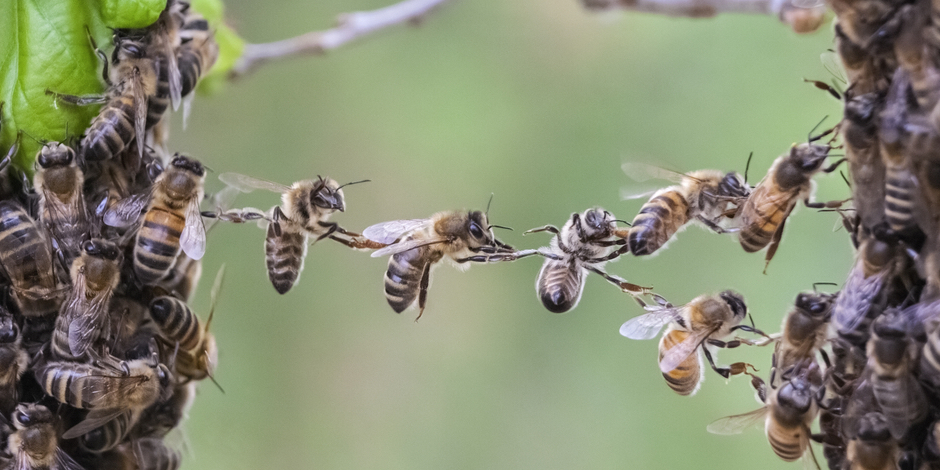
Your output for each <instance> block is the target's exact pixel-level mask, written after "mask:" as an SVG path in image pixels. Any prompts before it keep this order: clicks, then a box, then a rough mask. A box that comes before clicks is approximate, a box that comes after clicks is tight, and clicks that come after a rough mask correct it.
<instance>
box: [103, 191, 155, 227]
mask: <svg viewBox="0 0 940 470" xmlns="http://www.w3.org/2000/svg"><path fill="white" fill-rule="evenodd" d="M150 195H151V193H150V191H146V192H144V193H140V194H134V195H132V196H128V197H126V198H124V199H121V200H120V201H118V202H117V203H116V204H115V205H114V207H112V208H110V209H108V210H107V211H106V212H105V213H104V220H103V221H104V224H105V225H107V226H110V227H118V228H122V227H129V226H131V225H132V224H133V223H134V222H137V219H139V218H140V214H141V213H142V212H143V211H144V209H146V208H147V204H150Z"/></svg>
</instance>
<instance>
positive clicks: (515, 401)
mask: <svg viewBox="0 0 940 470" xmlns="http://www.w3.org/2000/svg"><path fill="white" fill-rule="evenodd" d="M388 3H389V1H381V0H357V1H355V2H351V1H340V0H320V1H317V2H310V1H304V0H292V1H281V2H277V3H276V4H274V3H266V2H249V1H245V0H243V1H232V0H229V1H228V2H227V16H228V18H229V21H230V23H231V24H232V25H233V26H234V27H235V28H236V29H237V30H238V31H239V32H240V34H242V36H243V37H245V38H246V39H247V40H248V41H251V42H265V41H272V40H277V39H282V38H285V37H288V36H293V35H296V34H300V33H303V32H306V31H310V30H314V29H323V28H327V27H329V26H330V25H331V24H332V22H333V20H334V18H335V16H336V15H337V14H339V13H342V12H346V11H351V10H365V9H373V8H378V7H380V6H383V5H386V4H388ZM831 38H832V34H831V27H830V26H829V25H828V24H827V25H826V26H824V27H823V29H822V30H821V31H820V32H818V33H816V34H814V35H810V36H797V35H796V34H794V33H792V32H791V31H790V30H789V29H788V28H787V27H786V26H785V25H784V24H782V23H779V22H778V21H777V20H776V19H774V18H771V17H755V16H724V17H718V18H714V19H705V20H688V19H670V18H662V17H656V16H649V15H640V14H623V15H600V16H598V15H594V14H591V13H588V12H586V11H584V10H582V9H581V8H580V6H579V5H578V4H577V2H575V1H574V0H563V1H555V2H544V1H537V0H517V1H512V2H507V1H500V0H456V1H453V2H451V4H448V5H446V6H445V8H443V9H442V10H440V11H438V12H436V13H435V14H434V15H433V17H432V18H429V19H428V20H427V21H425V22H424V23H423V24H422V26H421V27H420V28H417V29H413V28H405V29H396V30H393V31H389V32H387V33H385V34H383V35H381V36H380V37H373V38H371V39H367V40H365V41H362V42H360V43H357V44H354V45H351V46H349V47H345V48H343V49H340V50H337V51H335V52H333V53H331V54H330V55H328V56H326V57H322V58H303V59H298V60H293V61H289V62H280V63H273V64H269V65H267V66H265V67H263V68H262V69H260V70H259V71H258V72H256V73H255V74H253V75H251V76H249V77H247V78H244V79H242V80H240V81H237V82H235V83H232V84H231V86H229V87H228V88H227V89H226V90H225V91H223V92H222V93H219V94H217V95H214V96H211V97H208V98H206V97H203V98H200V99H198V100H197V101H196V102H195V104H194V110H193V115H192V119H191V121H190V123H189V127H188V129H187V130H186V131H185V132H184V131H182V130H181V129H180V128H179V124H180V123H179V121H180V119H179V117H178V115H176V116H174V118H175V121H176V122H175V125H174V132H173V135H172V139H171V150H176V151H186V152H190V153H191V154H192V155H194V156H197V157H198V158H201V159H203V161H204V162H205V163H207V164H208V165H209V166H210V167H212V169H213V170H214V171H215V172H216V173H220V172H225V171H235V172H242V173H246V174H250V175H253V176H256V177H260V178H266V179H270V180H274V181H279V182H284V183H289V182H291V181H294V180H296V179H300V178H311V177H315V176H316V175H318V174H321V175H330V176H332V177H334V178H336V179H337V180H339V181H341V182H346V181H354V180H359V179H363V178H370V179H372V182H371V183H368V184H363V185H357V186H353V187H350V188H348V190H346V200H347V205H348V211H347V213H344V214H338V216H337V217H335V218H334V220H336V221H338V222H340V223H341V224H342V225H343V226H344V227H347V228H349V229H352V230H361V229H363V228H365V227H366V226H368V225H370V224H373V223H377V222H381V221H385V220H391V219H403V218H420V217H427V216H429V215H430V214H432V213H434V212H436V211H440V210H446V209H459V208H480V209H482V208H483V207H484V206H485V205H486V202H487V199H488V198H489V196H490V194H491V193H494V194H495V197H494V199H493V205H492V209H491V210H490V217H491V221H492V222H493V223H497V224H503V225H509V226H512V227H514V228H515V229H516V231H515V232H498V234H499V235H500V236H501V237H502V238H503V240H504V241H506V242H508V243H510V244H513V245H514V246H517V247H523V248H535V247H538V246H542V245H544V244H546V243H547V241H548V236H547V235H545V234H533V235H529V236H526V237H523V236H522V235H521V232H522V231H523V230H526V229H529V228H532V227H536V226H541V225H544V224H548V223H551V224H557V225H561V224H563V223H564V222H565V221H566V219H567V218H568V217H569V216H570V214H571V213H572V212H575V211H578V212H580V211H583V210H585V209H586V208H588V207H591V206H602V207H604V208H606V209H608V210H610V211H612V212H613V213H614V214H615V215H617V216H618V217H619V218H624V219H627V220H631V219H632V218H633V216H634V215H635V214H636V212H637V210H638V209H639V207H640V205H641V202H642V201H621V200H620V199H619V191H620V189H621V188H622V187H625V186H627V187H629V186H630V185H631V180H630V179H629V178H627V177H626V176H625V175H624V174H623V173H622V172H621V170H620V165H621V163H622V162H624V161H626V160H643V161H651V160H653V161H661V162H662V163H663V164H664V165H666V166H669V167H672V168H675V169H679V170H692V169H698V168H720V169H725V170H731V169H735V170H739V171H742V170H743V169H744V165H745V162H746V160H747V156H748V153H749V152H752V151H753V152H754V161H753V162H752V164H751V181H752V182H756V181H757V180H758V179H759V178H760V177H761V176H762V174H763V173H764V172H765V171H766V169H767V167H768V166H769V165H770V163H771V162H772V160H773V159H774V158H775V157H777V156H778V155H779V154H781V153H782V152H784V151H786V150H787V149H788V148H789V146H790V144H791V143H793V142H796V141H802V140H805V138H806V135H807V133H808V132H809V131H810V129H811V128H812V127H813V126H814V125H815V124H816V123H817V122H818V121H819V120H820V119H821V118H822V117H823V116H825V115H827V114H828V115H830V116H831V117H830V120H829V121H828V123H829V124H830V125H832V124H835V122H836V121H837V120H838V116H839V114H840V109H841V106H840V104H839V103H838V102H836V101H835V100H833V99H832V98H830V97H829V96H828V95H826V94H825V93H823V92H820V91H818V90H816V89H814V88H813V87H812V86H810V85H807V84H805V83H803V81H802V78H803V77H807V78H817V79H826V80H828V79H829V74H828V72H826V70H825V69H824V68H823V67H822V65H821V63H820V61H819V54H820V53H822V52H824V51H825V50H826V49H827V48H829V47H831V43H832V41H831ZM209 179H210V182H209V186H210V190H211V189H218V188H219V187H220V186H221V184H220V183H219V182H218V181H217V180H216V179H215V176H213V175H212V174H210V177H209ZM819 182H820V189H819V191H818V196H819V198H820V199H824V200H829V199H841V198H844V197H847V196H846V194H848V189H847V187H846V185H845V183H843V182H842V180H841V178H840V177H839V176H838V175H834V176H828V177H823V178H819ZM276 202H277V196H276V195H274V194H270V193H267V194H260V193H253V194H249V195H246V196H245V197H243V198H242V199H240V200H239V203H241V204H244V205H250V206H256V207H265V208H266V207H270V206H271V205H273V204H275V203H276ZM837 226H838V216H837V215H836V214H833V213H817V212H815V211H811V210H807V209H805V208H804V209H800V210H799V211H798V212H797V214H796V215H795V216H794V217H793V218H792V219H791V220H790V222H789V224H788V226H787V229H788V230H787V233H786V234H785V236H784V243H783V244H782V246H781V248H780V250H779V251H778V253H777V256H776V259H774V261H773V262H772V263H771V265H770V269H769V270H768V273H767V275H762V274H761V271H762V270H763V267H764V262H763V254H762V253H761V254H754V255H747V254H746V253H744V252H743V251H742V250H741V248H740V247H739V245H738V244H737V241H736V240H735V239H734V238H732V237H723V236H717V235H714V234H711V233H707V232H705V231H703V230H701V229H698V228H691V229H689V230H687V231H685V232H683V233H681V234H680V235H679V237H678V240H674V241H673V243H672V244H670V246H669V248H668V250H665V251H663V252H661V253H660V254H658V255H657V256H655V257H652V258H647V259H635V258H632V257H631V258H629V259H627V258H624V259H622V260H620V261H619V262H617V263H615V264H612V265H609V266H608V269H609V271H611V272H613V273H616V274H618V275H621V276H623V277H625V278H627V279H629V280H630V281H633V282H636V283H640V284H644V285H652V286H655V289H656V291H657V292H659V293H661V294H662V295H664V296H666V297H667V298H668V299H670V300H671V301H672V302H674V303H676V304H681V303H685V302H687V301H688V300H690V299H692V298H693V297H695V296H697V295H699V294H702V293H708V292H716V291H719V290H722V289H726V288H733V289H736V290H738V291H740V292H742V293H743V294H744V296H745V297H746V298H747V300H748V303H749V306H750V308H751V311H752V312H753V315H754V319H755V321H756V322H757V326H758V327H760V328H763V329H765V330H766V331H768V332H772V331H777V330H778V329H779V325H780V322H781V319H782V317H783V315H784V314H785V313H786V312H787V309H788V306H789V305H791V304H792V302H793V300H794V298H795V296H796V294H797V293H798V292H799V291H801V290H806V289H811V285H812V283H814V282H837V283H840V284H841V282H842V281H843V279H844V277H845V274H846V273H847V271H848V268H849V266H850V263H851V249H850V246H849V242H848V237H847V236H846V234H845V232H844V231H838V232H836V231H834V229H835V228H836V227H837ZM263 237H264V232H263V231H261V230H259V229H257V228H254V227H253V226H236V225H224V226H218V227H216V228H215V229H214V230H213V231H212V233H211V234H210V237H209V245H210V246H209V251H208V254H207V256H206V259H205V269H204V276H203V282H202V285H201V287H200V290H199V292H198V294H197V297H196V299H195V304H194V305H195V307H196V308H197V311H199V312H203V314H204V312H205V311H206V309H207V305H208V291H209V286H210V285H211V282H212V278H213V277H214V275H215V272H216V270H217V269H218V267H219V266H220V264H222V263H223V262H224V263H226V265H227V279H226V283H225V285H224V286H223V290H222V294H221V298H220V301H219V305H218V309H217V311H216V317H215V320H214V323H213V329H214V331H215V334H216V335H217V337H218V340H219V344H220V349H221V351H220V366H219V370H218V374H217V378H218V380H219V382H220V383H221V384H222V386H223V387H224V388H225V394H222V393H221V392H220V391H219V390H218V389H216V388H214V387H213V386H212V384H211V383H203V384H201V386H200V389H199V396H198V400H197V401H196V404H195V406H194V408H193V410H192V412H191V416H190V420H189V421H188V422H187V423H186V425H185V427H186V431H187V432H186V434H187V441H188V447H189V450H190V453H189V455H188V456H187V458H186V463H185V464H184V468H186V469H197V468H198V469H255V468H319V469H376V468H381V469H443V468H448V469H484V468H485V469H545V468H552V469H555V468H559V469H560V468H590V469H604V468H656V469H673V468H696V469H728V468H741V469H743V468H768V469H769V468H795V467H796V466H798V465H799V464H798V463H794V464H787V463H784V462H782V461H780V460H779V459H777V457H776V456H775V455H774V454H773V452H772V451H771V449H770V447H769V446H768V444H767V443H766V440H765V438H764V436H763V431H762V430H761V429H757V428H755V429H753V430H749V431H750V432H746V433H744V434H742V435H740V436H733V437H726V436H714V435H710V434H708V433H707V432H706V431H705V426H706V425H707V424H708V423H709V422H711V421H712V420H715V419H717V418H720V417H722V416H726V415H729V414H736V413H743V412H746V411H750V410H752V409H754V408H756V407H757V406H758V405H757V403H756V402H755V399H754V394H753V392H752V390H751V388H750V386H749V383H748V380H747V379H746V378H736V379H733V380H731V381H730V382H726V381H725V380H723V379H722V378H720V377H719V376H717V375H716V374H714V373H712V372H711V371H707V372H706V374H705V376H706V380H705V383H704V384H703V387H702V390H701V391H700V392H699V393H698V395H696V396H694V397H691V398H686V397H679V396H677V395H675V394H674V393H673V392H671V391H670V390H669V389H668V388H667V387H666V385H665V383H664V381H663V379H662V376H661V374H660V372H659V370H658V367H657V366H656V341H655V340H651V341H645V342H639V341H630V340H627V339H625V338H623V337H621V336H620V335H619V334H618V328H619V326H620V324H621V323H623V322H624V321H626V320H627V319H628V318H630V317H632V316H634V315H637V314H639V313H641V310H640V309H639V307H638V306H637V305H636V303H634V302H633V301H632V300H631V299H630V297H629V296H627V295H625V294H622V293H620V292H619V291H618V290H617V289H615V288H612V287H611V286H610V285H608V284H606V283H605V282H603V281H602V280H601V279H600V278H599V277H597V276H592V277H591V278H589V279H588V283H587V287H586V288H585V291H584V297H583V298H582V300H581V303H580V305H579V306H578V308H577V309H575V310H574V311H572V312H569V313H567V314H564V315H555V314H551V313H549V312H548V311H546V310H544V309H543V308H542V306H541V304H540V303H539V301H538V300H537V298H536V296H535V292H534V289H533V284H534V280H535V277H536V275H537V273H538V270H539V267H540V265H541V260H539V259H525V260H521V261H519V262H516V263H507V264H501V265H476V266H474V267H473V268H472V269H470V270H469V271H468V272H466V273H460V272H457V271H456V270H454V269H453V268H452V267H450V266H446V265H445V266H442V267H439V268H438V269H437V270H435V272H434V277H433V282H432V286H431V290H430V293H429V300H428V308H427V310H426V312H425V314H424V317H423V318H422V319H421V321H420V322H418V323H415V322H414V321H413V320H414V318H415V316H416V315H417V312H416V311H414V310H412V311H407V312H405V313H404V314H402V315H396V314H394V313H393V312H392V310H391V309H390V308H389V307H388V305H387V304H386V302H385V298H384V296H383V293H382V276H383V272H384V271H385V267H386V259H384V258H383V259H372V258H370V257H369V255H368V254H367V253H362V252H353V251H350V250H348V249H346V248H345V247H343V246H341V245H339V244H336V243H330V242H322V243H320V244H318V245H316V246H314V247H312V248H311V249H310V252H309V254H308V257H307V260H306V268H305V270H304V273H303V275H302V276H301V278H300V281H299V283H298V285H297V286H296V287H295V288H294V289H293V290H292V291H291V292H289V293H288V294H287V295H285V296H279V295H278V294H276V293H275V291H274V289H273V288H272V287H271V285H270V284H269V282H268V279H267V275H266V272H265V269H264V258H263V249H262V243H263ZM770 353H771V350H770V348H765V349H757V348H739V349H737V350H733V351H722V352H721V353H720V354H719V361H720V362H722V363H729V362H731V361H737V360H747V361H750V362H752V363H753V364H755V365H756V366H757V367H758V368H760V369H761V374H762V375H765V376H766V373H767V372H768V370H769V365H770ZM817 454H820V458H821V453H820V452H819V450H818V449H817ZM820 463H821V464H822V465H825V463H824V462H820Z"/></svg>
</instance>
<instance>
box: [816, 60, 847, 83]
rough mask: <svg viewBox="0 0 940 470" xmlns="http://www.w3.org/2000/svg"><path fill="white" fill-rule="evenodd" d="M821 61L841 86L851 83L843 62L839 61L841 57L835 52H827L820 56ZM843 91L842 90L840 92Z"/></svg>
mask: <svg viewBox="0 0 940 470" xmlns="http://www.w3.org/2000/svg"><path fill="white" fill-rule="evenodd" d="M819 60H820V61H821V62H822V64H823V67H825V69H826V70H828V71H829V73H830V74H832V76H833V77H834V78H835V80H836V81H837V82H839V83H838V84H839V85H840V86H844V85H845V84H847V83H849V76H848V74H846V73H845V68H844V67H843V66H842V60H841V59H839V55H838V54H836V53H835V51H826V52H823V53H822V54H820V55H819ZM840 91H841V90H840Z"/></svg>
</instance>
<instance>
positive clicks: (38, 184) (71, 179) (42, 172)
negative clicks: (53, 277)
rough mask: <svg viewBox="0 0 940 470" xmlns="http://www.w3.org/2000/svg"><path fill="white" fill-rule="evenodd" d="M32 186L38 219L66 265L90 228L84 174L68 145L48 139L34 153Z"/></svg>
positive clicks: (74, 255)
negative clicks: (83, 191)
mask: <svg viewBox="0 0 940 470" xmlns="http://www.w3.org/2000/svg"><path fill="white" fill-rule="evenodd" d="M36 163H38V165H39V169H38V171H36V174H35V175H34V176H33V187H34V188H36V191H37V192H38V193H39V194H40V195H41V197H40V198H39V220H40V222H42V223H43V224H44V225H45V227H46V230H47V231H48V233H49V234H50V235H51V236H52V239H53V240H54V241H55V244H56V246H57V247H58V251H59V252H60V253H61V256H62V259H63V263H64V264H65V266H71V265H72V260H74V259H75V257H76V256H78V253H79V250H80V245H81V243H82V240H83V239H84V238H85V234H86V233H87V232H88V230H89V225H88V223H87V221H88V215H87V212H86V211H85V198H84V197H82V186H83V185H84V183H85V177H84V173H83V172H82V169H81V168H79V167H78V162H76V161H75V151H74V150H72V149H71V148H70V147H69V146H67V145H64V144H61V143H58V142H49V143H47V144H45V145H43V147H42V149H41V150H40V151H39V155H37V156H36Z"/></svg>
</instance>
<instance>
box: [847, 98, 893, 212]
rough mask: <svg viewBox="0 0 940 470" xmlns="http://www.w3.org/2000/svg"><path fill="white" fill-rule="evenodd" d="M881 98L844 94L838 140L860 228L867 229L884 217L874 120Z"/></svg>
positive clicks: (881, 164) (882, 171) (881, 166)
mask: <svg viewBox="0 0 940 470" xmlns="http://www.w3.org/2000/svg"><path fill="white" fill-rule="evenodd" d="M882 101H883V98H881V97H879V96H878V95H877V94H876V93H866V94H862V95H856V94H854V93H851V90H850V92H846V95H845V112H844V115H845V119H844V120H843V121H842V125H841V130H842V138H843V141H844V142H845V156H846V159H847V160H848V164H849V172H850V173H851V174H852V181H853V184H852V201H853V206H854V207H855V211H856V213H857V214H858V216H859V218H860V220H861V225H862V227H865V228H866V229H871V228H872V227H874V226H875V225H877V224H878V223H880V222H881V221H882V220H883V219H884V215H885V165H884V162H883V161H882V159H881V153H880V152H881V150H880V148H879V142H878V132H877V128H876V126H875V117H876V116H877V114H878V112H879V111H880V110H881V107H882V105H883V103H882Z"/></svg>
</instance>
